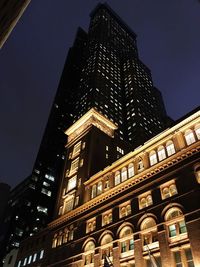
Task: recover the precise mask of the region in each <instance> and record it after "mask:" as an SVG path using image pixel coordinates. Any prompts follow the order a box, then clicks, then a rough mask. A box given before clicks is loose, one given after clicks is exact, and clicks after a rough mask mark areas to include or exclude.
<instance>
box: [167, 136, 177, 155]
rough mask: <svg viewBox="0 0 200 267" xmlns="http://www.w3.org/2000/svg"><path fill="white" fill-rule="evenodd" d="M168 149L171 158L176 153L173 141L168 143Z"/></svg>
mask: <svg viewBox="0 0 200 267" xmlns="http://www.w3.org/2000/svg"><path fill="white" fill-rule="evenodd" d="M166 149H167V155H168V156H171V155H173V154H174V153H175V147H174V143H173V142H172V141H171V140H170V141H168V142H167V144H166Z"/></svg>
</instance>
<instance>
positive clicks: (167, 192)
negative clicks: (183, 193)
mask: <svg viewBox="0 0 200 267" xmlns="http://www.w3.org/2000/svg"><path fill="white" fill-rule="evenodd" d="M160 190H161V196H162V199H166V198H168V197H172V196H174V195H176V194H177V193H178V191H177V188H176V184H175V181H173V180H172V181H169V182H168V183H165V184H162V185H161V186H160Z"/></svg>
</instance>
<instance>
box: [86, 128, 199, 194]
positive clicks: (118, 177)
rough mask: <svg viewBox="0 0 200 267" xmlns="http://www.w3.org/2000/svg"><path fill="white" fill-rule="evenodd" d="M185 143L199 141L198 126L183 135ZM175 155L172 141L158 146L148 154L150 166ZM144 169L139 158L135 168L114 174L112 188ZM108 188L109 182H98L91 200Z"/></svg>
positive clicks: (128, 167)
mask: <svg viewBox="0 0 200 267" xmlns="http://www.w3.org/2000/svg"><path fill="white" fill-rule="evenodd" d="M184 137H185V141H186V144H187V145H191V144H193V143H194V142H196V141H197V140H200V124H196V125H195V126H194V130H191V129H188V130H186V131H185V133H184ZM175 153H176V149H175V146H174V143H173V141H172V140H169V141H167V142H166V144H165V145H160V146H159V147H158V148H157V149H156V150H152V151H151V152H149V161H150V166H152V165H154V164H156V163H158V162H160V161H162V160H164V159H166V158H167V157H170V156H171V155H173V154H175ZM143 169H144V163H143V159H142V158H141V157H140V158H139V159H138V162H137V166H135V165H134V163H130V164H129V165H128V166H127V167H123V168H122V169H121V170H118V171H116V172H115V175H114V186H116V185H118V184H120V183H122V182H124V181H126V180H127V179H129V178H131V177H133V176H134V175H135V173H136V171H137V172H140V171H142V170H143ZM109 187H110V181H109V180H106V181H99V182H98V183H97V184H95V185H93V186H92V190H91V198H94V197H96V196H98V195H100V194H102V193H103V192H104V191H105V190H106V189H108V188H109Z"/></svg>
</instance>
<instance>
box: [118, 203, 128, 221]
mask: <svg viewBox="0 0 200 267" xmlns="http://www.w3.org/2000/svg"><path fill="white" fill-rule="evenodd" d="M130 214H131V205H130V201H128V202H126V203H123V204H122V205H120V206H119V217H120V218H123V217H126V216H128V215H130Z"/></svg>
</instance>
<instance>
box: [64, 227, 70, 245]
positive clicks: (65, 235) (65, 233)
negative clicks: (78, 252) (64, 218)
mask: <svg viewBox="0 0 200 267" xmlns="http://www.w3.org/2000/svg"><path fill="white" fill-rule="evenodd" d="M68 237H69V229H68V228H65V229H64V233H63V243H67V241H68Z"/></svg>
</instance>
